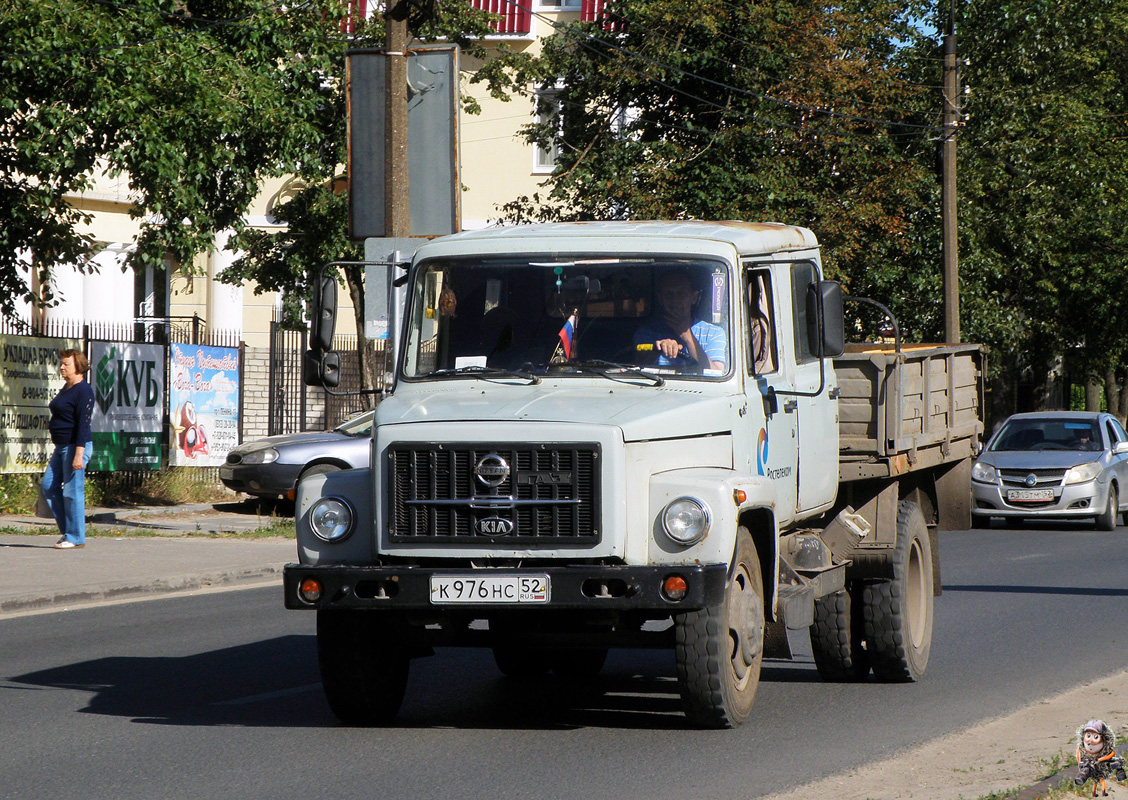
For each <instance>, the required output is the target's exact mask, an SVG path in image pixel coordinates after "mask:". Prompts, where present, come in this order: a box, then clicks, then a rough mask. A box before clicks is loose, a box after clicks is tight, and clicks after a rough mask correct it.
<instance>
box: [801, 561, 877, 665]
mask: <svg viewBox="0 0 1128 800" xmlns="http://www.w3.org/2000/svg"><path fill="white" fill-rule="evenodd" d="M862 592H863V589H862V587H861V586H858V585H855V584H853V583H847V584H846V588H845V589H842V590H841V591H838V592H835V593H834V594H831V595H827V596H826V597H820V598H819V599H817V600H815V621H814V622H813V623H812V624H811V652H812V655H814V657H815V667H816V668H817V669H818V671H819V675H820V676H821V677H822V679H823V680H824V681H837V682H840V683H843V682H844V683H852V682H857V681H864V680H865V679H866V676H867V675H869V671H870V659H869V652H868V651H867V650H866V649H865V625H864V620H863V618H862Z"/></svg>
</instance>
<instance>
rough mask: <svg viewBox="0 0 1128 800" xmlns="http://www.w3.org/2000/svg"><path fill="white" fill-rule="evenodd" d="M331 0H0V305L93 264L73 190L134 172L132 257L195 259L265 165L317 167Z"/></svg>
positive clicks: (231, 224) (327, 97)
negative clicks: (30, 263) (24, 260)
mask: <svg viewBox="0 0 1128 800" xmlns="http://www.w3.org/2000/svg"><path fill="white" fill-rule="evenodd" d="M340 16H341V12H340V6H339V5H338V4H336V3H334V2H331V0H311V1H310V2H307V3H301V4H297V5H294V6H290V5H288V4H286V5H283V4H280V3H260V2H249V0H138V2H135V3H133V2H121V3H118V2H111V1H110V0H101V1H100V2H99V1H96V0H30V2H25V3H17V4H5V5H4V8H3V11H0V35H2V37H3V41H4V42H5V44H4V46H3V50H4V52H3V54H2V56H0V108H2V109H3V113H2V114H0V165H2V166H0V193H2V194H0V197H2V201H0V209H3V210H2V211H0V215H2V216H0V231H3V233H0V285H2V287H3V289H4V291H3V292H2V293H0V308H2V309H3V310H4V311H5V312H11V310H12V307H13V302H12V301H13V298H16V297H24V296H27V294H28V293H27V290H26V287H25V286H24V285H23V282H22V279H21V278H20V276H19V274H18V272H17V266H18V264H17V259H18V258H19V256H20V254H21V253H26V252H30V253H33V254H34V258H35V262H36V265H37V267H38V268H39V269H41V270H42V271H43V272H44V273H49V272H50V270H51V269H52V268H53V267H54V266H56V265H59V264H63V263H71V264H77V265H79V266H80V267H83V268H89V267H88V264H87V262H86V258H87V257H88V256H89V255H92V254H91V253H90V247H91V244H92V243H91V242H90V240H89V237H88V236H86V235H84V234H83V233H81V232H80V230H79V228H78V227H76V223H77V222H79V221H80V220H81V219H82V218H83V215H82V214H80V213H78V212H76V211H75V210H74V209H73V208H72V207H71V206H70V205H69V203H68V202H67V200H66V199H65V195H67V194H72V193H77V192H81V191H82V190H84V189H88V188H89V187H90V186H91V183H92V180H93V178H94V176H95V175H96V173H97V171H99V170H100V171H102V172H104V173H106V174H108V175H109V176H111V177H115V176H126V177H127V179H128V182H129V189H130V192H131V194H132V195H134V196H135V197H136V204H135V206H134V208H133V209H132V211H131V214H132V215H133V216H134V217H135V218H139V219H143V220H144V222H143V224H142V226H141V229H142V233H141V236H140V239H139V241H138V242H137V245H138V246H137V250H136V252H135V253H134V254H133V256H132V264H133V266H134V267H139V266H144V265H148V264H158V265H159V264H163V262H164V259H165V257H166V255H170V256H171V257H172V258H173V259H174V260H175V262H176V263H177V264H179V265H181V266H182V267H183V266H188V265H190V264H191V262H192V258H193V256H194V255H195V254H196V253H198V252H201V251H202V250H205V249H206V248H208V247H210V246H211V244H212V242H213V234H214V232H215V231H218V230H223V229H226V228H233V229H236V230H237V229H239V228H240V227H242V217H243V213H244V211H245V210H246V208H247V207H248V206H249V204H250V203H251V201H252V200H253V199H254V197H255V196H256V194H257V193H258V191H259V185H260V182H261V181H262V180H263V179H264V178H267V177H269V176H274V175H281V174H287V173H290V172H294V173H298V174H305V173H309V172H311V171H314V170H316V169H317V168H318V167H319V166H320V165H321V164H322V163H323V162H324V161H325V159H326V158H331V157H332V155H333V153H332V151H327V150H326V149H325V148H324V147H321V146H320V145H319V143H320V142H322V141H324V139H325V137H324V134H323V124H324V122H323V121H324V109H325V107H326V106H327V105H329V104H330V102H331V100H332V91H331V88H330V86H328V85H327V83H326V81H325V80H324V76H325V75H326V74H329V73H330V72H331V71H332V69H333V65H334V63H335V61H339V56H340V52H341V50H342V48H343V47H344V41H343V39H342V37H341V36H340V35H339V34H337V35H334V34H335V29H334V28H333V27H332V25H333V21H334V20H336V19H339V18H340Z"/></svg>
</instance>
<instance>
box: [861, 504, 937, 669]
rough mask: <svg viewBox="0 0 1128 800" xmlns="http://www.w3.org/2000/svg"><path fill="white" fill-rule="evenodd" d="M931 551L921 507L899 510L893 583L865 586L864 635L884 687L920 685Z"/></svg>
mask: <svg viewBox="0 0 1128 800" xmlns="http://www.w3.org/2000/svg"><path fill="white" fill-rule="evenodd" d="M932 594H933V586H932V549H931V547H930V545H929V541H928V528H927V526H926V525H925V523H924V514H923V512H922V511H921V510H920V506H919V505H917V504H916V503H914V502H912V501H911V500H902V501H901V504H900V506H898V508H897V546H896V548H895V549H894V550H893V578H892V579H888V580H881V581H875V582H873V583H868V584H866V587H865V591H864V594H863V597H864V603H863V605H864V614H865V636H866V643H867V645H868V646H869V651H870V661H871V664H872V666H873V674H874V675H875V676H876V677H877V679H878V680H881V681H886V682H906V681H915V680H919V679H920V677H921V676H922V675H924V670H925V667H927V666H928V655H929V651H930V650H931V648H932Z"/></svg>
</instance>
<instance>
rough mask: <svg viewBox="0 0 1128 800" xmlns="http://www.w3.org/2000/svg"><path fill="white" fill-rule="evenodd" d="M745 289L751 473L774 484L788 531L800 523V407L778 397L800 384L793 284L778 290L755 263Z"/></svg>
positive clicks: (748, 271) (747, 272)
mask: <svg viewBox="0 0 1128 800" xmlns="http://www.w3.org/2000/svg"><path fill="white" fill-rule="evenodd" d="M743 283H744V286H743V297H742V303H741V305H742V308H743V311H744V318H745V319H744V324H743V328H744V335H745V337H746V346H745V348H744V350H745V353H746V357H745V364H744V369H745V372H746V378H745V385H746V386H747V387H748V390H747V393H748V403H749V413H748V414H747V416H746V417H745V419H746V420H747V424H748V425H749V426H750V428H751V430H749V431H748V433H749V434H750V435H751V442H752V448H753V452H752V454H751V458H750V462H751V463H750V465H749V471H750V472H751V473H752V474H754V475H759V476H762V477H764V478H766V479H767V480H769V481H771V483H772V485H773V486H774V488H775V490H776V498H777V500H776V509H775V511H776V516H777V520H778V522H779V524H780V525H781V526H782V525H785V524H787V523H788V522H789V521H791V520H792V519H794V517H795V511H796V507H797V504H798V499H799V483H798V481H799V449H798V446H799V426H798V415H797V414H796V409H797V407H798V406H797V405H796V403H795V398H794V397H790V396H788V395H780V394H776V392H777V391H786V390H790V389H791V387H792V385H793V384H794V358H793V354H792V346H791V344H790V341H791V338H792V337H791V335H790V326H791V314H790V312H789V311H787V309H788V304H787V298H788V294H787V281H786V280H785V281H784V285H783V286H782V287H780V286H778V285H777V281H775V280H774V274H773V272H772V271H771V270H770V269H768V268H767V266H766V265H759V266H757V265H756V264H754V263H751V262H750V263H747V264H745V269H744V281H743ZM781 288H782V289H783V296H782V297H781V294H780V289H781Z"/></svg>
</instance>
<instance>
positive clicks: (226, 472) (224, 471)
mask: <svg viewBox="0 0 1128 800" xmlns="http://www.w3.org/2000/svg"><path fill="white" fill-rule="evenodd" d="M219 477H220V480H222V479H224V478H227V479H228V480H231V479H232V478H234V477H235V470H233V469H231V467H220V468H219Z"/></svg>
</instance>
